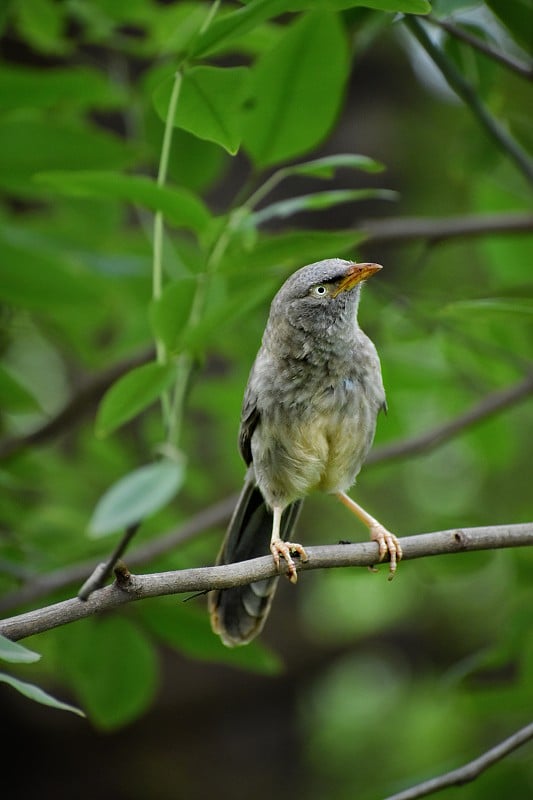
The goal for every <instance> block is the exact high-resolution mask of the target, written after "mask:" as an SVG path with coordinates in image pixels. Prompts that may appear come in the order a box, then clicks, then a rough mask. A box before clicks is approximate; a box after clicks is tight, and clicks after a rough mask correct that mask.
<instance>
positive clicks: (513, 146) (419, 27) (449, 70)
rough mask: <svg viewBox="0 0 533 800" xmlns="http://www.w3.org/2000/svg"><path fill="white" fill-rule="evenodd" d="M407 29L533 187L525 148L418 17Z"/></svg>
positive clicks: (532, 169)
mask: <svg viewBox="0 0 533 800" xmlns="http://www.w3.org/2000/svg"><path fill="white" fill-rule="evenodd" d="M404 25H405V26H406V27H407V29H408V30H409V31H410V32H411V33H412V35H413V36H414V37H415V39H417V41H418V42H419V44H420V45H421V46H422V47H423V48H424V50H425V51H426V53H427V54H428V56H429V57H430V58H431V60H432V61H433V62H434V64H435V65H436V66H437V67H438V68H439V69H440V71H441V72H442V74H443V76H444V78H445V79H446V81H447V83H448V85H449V86H450V88H451V89H452V90H453V91H454V92H455V93H456V95H457V96H458V97H460V98H461V100H462V101H463V103H464V104H465V105H466V106H467V107H468V108H469V109H470V111H471V112H472V114H473V115H474V117H475V118H476V119H477V121H478V123H479V124H480V125H481V127H482V128H483V129H484V130H485V133H487V134H488V136H489V137H490V138H491V139H492V141H493V143H494V144H495V145H496V146H497V147H498V149H499V150H500V151H501V152H503V153H504V154H505V155H506V156H508V157H509V158H510V159H511V160H512V161H513V162H514V163H515V165H516V166H517V167H518V169H519V170H520V171H521V173H522V175H523V176H524V177H525V178H526V180H527V181H528V182H529V183H533V161H532V160H531V158H530V157H529V155H528V153H527V152H526V151H525V150H524V149H523V147H522V146H521V145H520V144H519V143H518V142H517V141H516V139H514V138H513V137H512V136H511V134H510V133H509V132H508V131H507V129H506V128H505V127H504V126H503V125H502V124H501V123H500V121H499V120H498V119H496V118H495V117H493V116H492V114H491V113H490V112H489V111H488V109H487V108H486V106H484V105H483V103H482V102H481V100H480V98H479V96H478V94H477V92H476V91H475V90H474V88H473V87H472V86H471V84H470V83H468V81H466V80H465V78H464V77H463V75H462V73H461V72H459V70H458V69H457V67H456V66H455V64H454V63H453V62H452V61H451V60H450V59H449V58H448V56H447V55H446V53H445V52H444V51H443V50H441V49H440V48H439V47H438V46H437V45H436V44H435V43H434V42H433V41H432V40H431V38H430V37H429V36H428V34H427V32H426V29H425V27H424V25H423V24H422V22H421V21H420V19H419V18H418V17H416V16H414V15H410V16H409V17H405V19H404Z"/></svg>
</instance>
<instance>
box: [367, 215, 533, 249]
mask: <svg viewBox="0 0 533 800" xmlns="http://www.w3.org/2000/svg"><path fill="white" fill-rule="evenodd" d="M359 228H360V230H361V231H362V232H363V233H365V234H366V235H367V238H366V240H365V243H368V242H372V243H376V242H379V243H380V244H381V243H388V242H398V243H401V242H410V241H413V240H416V239H424V240H426V241H428V242H433V243H435V242H442V241H446V240H447V239H462V238H472V237H474V238H475V237H478V236H491V235H497V234H504V233H505V234H512V233H522V234H523V233H531V232H532V231H533V214H530V213H528V212H514V213H509V214H482V215H481V214H472V215H470V216H469V215H462V216H460V217H394V218H392V219H370V220H365V221H363V222H362V223H361V224H360V225H359Z"/></svg>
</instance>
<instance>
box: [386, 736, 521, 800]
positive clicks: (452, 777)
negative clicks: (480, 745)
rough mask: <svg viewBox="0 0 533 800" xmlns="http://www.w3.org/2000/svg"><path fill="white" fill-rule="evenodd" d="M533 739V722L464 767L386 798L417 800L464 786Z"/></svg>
mask: <svg viewBox="0 0 533 800" xmlns="http://www.w3.org/2000/svg"><path fill="white" fill-rule="evenodd" d="M530 739H533V723H531V724H530V725H526V726H525V728H521V729H520V730H519V731H516V733H513V735H512V736H509V738H508V739H504V740H503V742H500V744H497V745H496V746H495V747H492V748H491V749H490V750H487V751H486V753H483V755H481V756H479V758H476V759H474V760H473V761H469V762H468V764H465V765H464V766H463V767H459V768H458V769H454V770H452V771H451V772H446V773H445V774H444V775H440V776H439V777H438V778H432V779H431V780H429V781H424V783H419V784H418V785H417V786H412V787H411V788H410V789H406V790H405V791H404V792H399V793H398V794H393V795H391V796H390V797H388V798H386V800H417V798H418V797H426V796H427V795H428V794H435V792H440V791H441V789H446V788H447V787H448V786H462V785H463V784H464V783H470V781H473V780H475V778H477V777H478V776H479V775H481V773H482V772H485V770H486V769H488V768H489V767H491V766H492V765H493V764H495V763H496V762H497V761H501V760H502V758H505V756H507V755H509V753H512V752H513V750H516V749H517V748H518V747H521V746H522V745H523V744H525V743H526V742H529V741H530Z"/></svg>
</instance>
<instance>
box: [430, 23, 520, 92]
mask: <svg viewBox="0 0 533 800" xmlns="http://www.w3.org/2000/svg"><path fill="white" fill-rule="evenodd" d="M424 19H425V20H426V21H427V22H431V24H432V25H436V26H437V27H438V28H441V29H442V30H443V31H446V33H448V34H449V35H450V36H453V37H454V38H455V39H459V41H461V42H464V43H465V44H467V45H469V47H472V48H473V49H474V50H478V51H479V52H480V53H483V55H485V56H487V58H490V59H492V60H493V61H497V62H498V63H499V64H501V65H502V66H503V67H505V68H506V69H509V70H511V72H514V73H516V74H517V75H520V77H521V78H525V79H526V80H528V81H533V67H531V65H529V64H523V63H522V62H521V61H518V59H516V58H514V57H513V56H511V55H509V53H504V52H503V51H502V50H498V49H496V47H493V46H492V45H490V44H488V42H484V41H483V39H480V38H479V37H478V36H474V35H473V34H472V33H470V32H469V31H467V30H465V29H464V28H461V27H459V26H458V25H454V24H453V23H452V22H448V21H447V20H445V19H438V18H437V17H434V16H433V15H432V14H427V15H426V16H425V17H424Z"/></svg>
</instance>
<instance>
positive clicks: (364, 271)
mask: <svg viewBox="0 0 533 800" xmlns="http://www.w3.org/2000/svg"><path fill="white" fill-rule="evenodd" d="M380 269H383V267H382V266H381V264H352V265H351V267H348V269H347V271H346V274H345V276H344V278H343V279H342V280H341V282H340V283H339V285H338V286H337V289H336V290H335V294H334V295H333V297H337V295H338V294H340V293H341V292H349V291H350V289H353V287H354V286H355V285H356V284H358V283H361V281H366V279H367V278H370V277H371V276H372V275H374V274H375V273H376V272H379V270H380Z"/></svg>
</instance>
